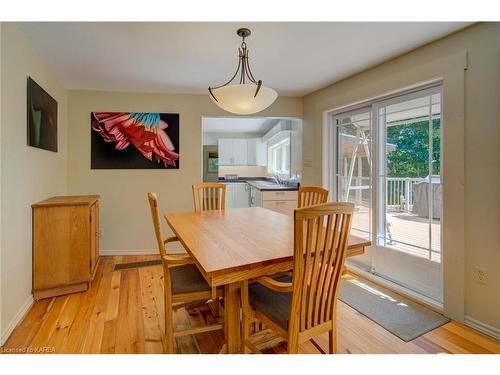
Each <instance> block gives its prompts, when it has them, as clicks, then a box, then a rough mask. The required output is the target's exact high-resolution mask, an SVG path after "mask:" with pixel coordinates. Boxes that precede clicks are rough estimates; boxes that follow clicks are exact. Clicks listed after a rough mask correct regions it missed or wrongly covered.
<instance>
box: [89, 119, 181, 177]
mask: <svg viewBox="0 0 500 375" xmlns="http://www.w3.org/2000/svg"><path fill="white" fill-rule="evenodd" d="M90 117H91V118H90V120H91V128H92V130H91V136H92V138H91V168H92V169H161V168H163V169H178V168H179V114H173V113H143V112H92V114H91V116H90Z"/></svg>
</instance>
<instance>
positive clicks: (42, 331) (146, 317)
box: [4, 256, 500, 354]
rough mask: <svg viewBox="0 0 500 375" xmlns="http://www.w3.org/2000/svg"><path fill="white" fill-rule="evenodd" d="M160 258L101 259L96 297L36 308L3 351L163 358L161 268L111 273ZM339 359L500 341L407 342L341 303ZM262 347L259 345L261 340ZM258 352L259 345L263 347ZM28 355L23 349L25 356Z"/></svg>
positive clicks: (195, 320)
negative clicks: (119, 266)
mask: <svg viewBox="0 0 500 375" xmlns="http://www.w3.org/2000/svg"><path fill="white" fill-rule="evenodd" d="M157 258H158V257H156V256H120V257H118V256H117V257H101V261H100V263H99V267H98V270H97V274H96V277H95V279H94V282H93V283H92V287H91V288H90V290H88V291H86V292H81V293H74V294H70V295H67V296H61V297H56V298H49V299H44V300H40V301H37V302H35V303H34V305H33V306H32V307H31V309H30V310H29V312H28V313H27V314H26V316H25V318H24V319H23V320H22V321H21V323H20V324H19V325H18V326H17V327H16V328H15V329H14V331H13V332H12V334H11V336H10V337H9V339H8V340H7V342H6V343H5V345H4V348H5V349H7V348H10V349H15V352H21V353H22V352H26V351H27V350H28V349H27V348H30V350H34V349H36V348H38V350H39V349H40V348H44V347H48V352H50V351H51V350H50V348H51V347H53V351H54V352H56V353H163V351H164V347H165V346H164V344H165V343H164V311H163V269H162V267H161V266H148V267H142V268H133V269H127V270H122V271H113V270H112V269H113V266H114V264H116V263H125V262H138V261H145V260H151V259H157ZM215 321H216V318H215V317H214V316H213V315H212V313H211V311H210V309H209V308H208V307H207V306H201V307H197V308H194V309H192V310H190V311H189V312H188V311H186V309H185V308H181V309H179V310H177V311H176V312H175V313H174V324H176V325H177V326H179V328H181V327H184V328H185V327H187V326H198V325H201V324H205V323H214V322H215ZM337 326H338V336H337V337H338V352H339V353H497V354H498V353H500V342H499V341H497V340H494V339H492V338H490V337H488V336H485V335H483V334H481V333H479V332H477V331H475V330H473V329H471V328H469V327H466V326H464V325H462V324H459V323H457V322H450V323H447V324H445V325H444V326H442V327H439V328H436V329H434V330H432V331H431V332H428V333H426V334H424V335H423V336H420V337H418V338H416V339H415V340H412V341H410V342H404V341H402V340H401V339H399V338H398V337H396V336H394V335H392V334H391V333H390V332H388V331H386V330H385V329H384V328H382V327H381V326H379V325H378V324H376V323H374V322H373V321H371V320H370V319H368V318H367V317H365V316H364V315H362V314H360V313H359V312H357V311H356V310H354V309H352V308H351V307H350V306H348V305H346V304H344V303H342V302H341V301H339V302H338V307H337ZM253 340H256V345H257V346H258V347H259V348H262V350H263V352H264V353H286V343H284V342H280V340H279V339H278V338H276V337H273V336H272V333H270V332H266V331H261V332H260V333H259V335H256V336H255V337H254V338H253ZM259 340H260V341H259ZM314 341H315V343H316V345H315V344H313V343H312V342H306V343H303V344H302V345H300V348H299V349H300V352H301V353H320V352H327V351H328V336H327V335H326V334H323V335H321V336H318V337H316V338H314ZM176 342H177V345H178V347H179V351H180V352H181V353H197V352H202V353H217V352H219V350H220V348H221V347H222V344H223V342H224V334H223V332H222V331H213V332H205V333H200V334H197V335H195V336H186V337H179V338H177V339H176ZM259 345H260V346H259ZM23 348H24V349H23Z"/></svg>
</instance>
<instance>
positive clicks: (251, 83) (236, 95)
mask: <svg viewBox="0 0 500 375" xmlns="http://www.w3.org/2000/svg"><path fill="white" fill-rule="evenodd" d="M236 34H238V36H240V37H241V38H242V39H243V41H242V42H241V46H240V48H239V59H238V68H237V69H236V73H234V75H233V76H232V77H231V79H230V80H229V81H227V82H226V83H224V84H223V85H220V86H217V87H209V88H208V92H209V93H210V98H211V99H212V101H213V102H214V103H215V104H217V105H218V106H219V107H220V108H222V109H224V110H225V111H228V112H231V113H236V114H238V115H249V114H252V113H257V112H260V111H262V110H264V109H266V108H267V107H269V106H270V105H271V104H273V102H274V101H275V100H276V98H277V97H278V93H277V92H276V91H274V90H273V89H271V88H269V87H266V86H263V85H262V81H261V80H258V81H257V80H256V79H255V78H254V76H253V74H252V71H251V70H250V65H249V63H248V49H247V44H246V42H245V38H247V37H248V36H250V30H249V29H246V28H241V29H238V31H236ZM233 81H234V83H233ZM238 81H239V82H238Z"/></svg>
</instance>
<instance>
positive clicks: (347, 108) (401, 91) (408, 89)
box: [323, 77, 444, 115]
mask: <svg viewBox="0 0 500 375" xmlns="http://www.w3.org/2000/svg"><path fill="white" fill-rule="evenodd" d="M443 81H444V77H436V78H433V79H430V80H427V81H423V82H418V83H415V84H413V85H409V86H405V87H401V88H398V89H395V90H391V91H387V92H385V93H382V94H379V95H375V96H371V97H369V98H366V99H363V100H359V101H357V102H353V103H349V104H345V105H342V106H339V107H335V108H332V109H328V110H326V111H324V112H323V113H327V114H332V115H336V114H338V113H342V112H351V111H355V110H357V109H359V108H362V107H366V106H370V105H371V103H372V102H379V101H385V100H388V99H391V98H393V97H396V96H401V95H406V94H410V93H412V92H414V91H420V90H425V89H428V88H432V87H434V86H436V85H442V84H443Z"/></svg>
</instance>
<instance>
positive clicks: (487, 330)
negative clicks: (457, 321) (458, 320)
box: [464, 315, 500, 340]
mask: <svg viewBox="0 0 500 375" xmlns="http://www.w3.org/2000/svg"><path fill="white" fill-rule="evenodd" d="M464 324H465V325H466V326H469V327H471V328H474V329H475V330H477V331H479V332H481V333H484V334H485V335H488V336H491V337H494V338H496V339H497V340H500V329H498V328H495V327H493V326H490V325H488V324H486V323H483V322H481V321H479V320H476V319H474V318H471V317H470V316H467V315H466V316H465V317H464Z"/></svg>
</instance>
